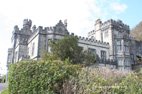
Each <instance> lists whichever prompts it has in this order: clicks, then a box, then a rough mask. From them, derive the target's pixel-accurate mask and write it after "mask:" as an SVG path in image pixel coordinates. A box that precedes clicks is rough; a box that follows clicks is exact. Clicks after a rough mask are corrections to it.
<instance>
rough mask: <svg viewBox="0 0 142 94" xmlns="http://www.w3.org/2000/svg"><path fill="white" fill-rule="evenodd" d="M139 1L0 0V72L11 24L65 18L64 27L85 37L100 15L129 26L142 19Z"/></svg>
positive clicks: (49, 23) (43, 23) (44, 23)
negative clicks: (28, 20) (24, 20)
mask: <svg viewBox="0 0 142 94" xmlns="http://www.w3.org/2000/svg"><path fill="white" fill-rule="evenodd" d="M141 9H142V1H141V0H1V1H0V44H1V46H0V52H1V53H0V73H3V74H4V73H5V72H6V71H5V70H6V67H5V66H6V59H7V49H8V48H9V47H11V36H12V31H13V27H14V25H19V27H20V28H21V27H22V22H23V19H25V18H30V19H31V20H32V21H33V24H35V25H37V26H39V25H41V26H44V27H46V26H53V25H55V24H56V23H57V22H58V21H59V20H60V19H62V20H65V19H67V22H68V30H69V31H70V32H74V33H75V34H77V35H81V36H87V33H88V32H89V31H91V30H92V29H93V28H94V22H95V20H96V19H98V18H100V19H102V21H105V20H108V19H111V18H112V19H115V20H117V19H121V20H122V21H123V22H124V23H126V24H128V25H130V28H133V27H134V26H135V25H136V24H138V23H139V22H140V21H142V12H141Z"/></svg>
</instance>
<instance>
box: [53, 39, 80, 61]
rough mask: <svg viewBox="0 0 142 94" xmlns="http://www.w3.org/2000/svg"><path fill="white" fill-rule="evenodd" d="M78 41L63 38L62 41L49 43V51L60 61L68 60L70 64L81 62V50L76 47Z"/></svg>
mask: <svg viewBox="0 0 142 94" xmlns="http://www.w3.org/2000/svg"><path fill="white" fill-rule="evenodd" d="M77 43H78V39H77V38H76V37H74V36H65V37H64V39H61V40H57V41H51V43H50V45H51V51H52V53H53V54H54V55H57V57H59V58H60V59H61V60H65V59H67V58H68V59H69V60H70V61H71V62H72V63H80V62H82V48H81V47H79V46H78V44H77Z"/></svg>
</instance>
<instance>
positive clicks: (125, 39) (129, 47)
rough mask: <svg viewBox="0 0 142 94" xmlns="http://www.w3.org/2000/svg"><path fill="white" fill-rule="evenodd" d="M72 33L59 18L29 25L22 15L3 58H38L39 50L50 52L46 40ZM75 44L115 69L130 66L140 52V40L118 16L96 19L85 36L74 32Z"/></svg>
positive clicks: (40, 54)
mask: <svg viewBox="0 0 142 94" xmlns="http://www.w3.org/2000/svg"><path fill="white" fill-rule="evenodd" d="M65 35H73V36H75V35H74V34H73V33H71V34H70V33H69V32H68V30H67V22H66V21H64V22H62V21H61V20H60V21H59V22H58V23H57V24H56V25H55V26H51V27H44V28H43V27H42V26H38V27H36V26H35V25H33V26H32V21H31V20H29V19H25V20H24V21H23V27H22V28H21V29H19V28H18V26H15V27H14V31H13V36H12V48H10V49H9V50H8V58H7V62H8V64H9V63H15V62H18V61H20V60H24V59H34V60H37V59H39V58H40V57H41V56H42V54H43V53H45V52H50V49H51V47H50V46H49V41H51V40H59V39H62V38H63V37H64V36H65ZM76 37H77V38H78V45H79V46H80V47H82V48H83V49H84V50H91V51H92V52H94V53H95V54H97V56H98V58H99V63H104V64H106V65H107V66H108V65H110V66H113V67H114V65H115V68H118V69H119V70H131V66H132V64H134V63H135V61H136V56H137V55H139V56H141V55H142V42H138V41H136V40H135V39H134V38H132V37H131V36H130V29H129V26H128V25H126V24H124V23H123V22H122V21H121V20H118V21H115V20H112V19H110V20H108V21H105V22H102V21H101V20H100V19H98V20H96V22H95V28H94V30H92V31H91V32H89V33H88V37H87V38H85V37H81V36H76Z"/></svg>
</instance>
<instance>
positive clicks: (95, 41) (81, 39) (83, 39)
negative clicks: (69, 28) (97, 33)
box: [70, 33, 109, 46]
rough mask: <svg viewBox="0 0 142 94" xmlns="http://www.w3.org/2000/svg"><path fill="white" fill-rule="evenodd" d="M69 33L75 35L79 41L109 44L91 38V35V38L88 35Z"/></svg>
mask: <svg viewBox="0 0 142 94" xmlns="http://www.w3.org/2000/svg"><path fill="white" fill-rule="evenodd" d="M70 35H71V36H75V37H76V38H77V39H78V40H80V41H84V42H88V43H95V44H98V45H104V46H109V43H108V42H102V41H99V40H96V39H95V38H93V37H91V38H88V37H81V36H77V35H74V33H71V34H70Z"/></svg>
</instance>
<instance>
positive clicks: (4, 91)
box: [1, 89, 9, 94]
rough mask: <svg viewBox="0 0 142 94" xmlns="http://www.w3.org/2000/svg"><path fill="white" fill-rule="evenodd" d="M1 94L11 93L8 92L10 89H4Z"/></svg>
mask: <svg viewBox="0 0 142 94" xmlns="http://www.w3.org/2000/svg"><path fill="white" fill-rule="evenodd" d="M1 94H9V93H8V89H5V90H3V91H2V92H1Z"/></svg>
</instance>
